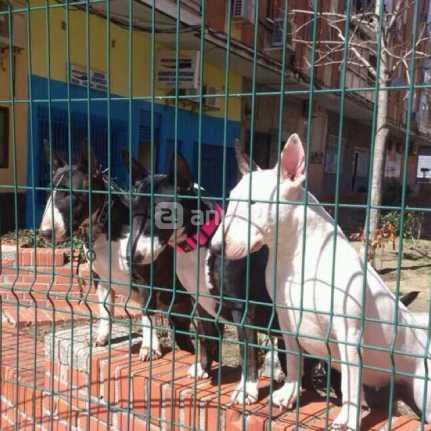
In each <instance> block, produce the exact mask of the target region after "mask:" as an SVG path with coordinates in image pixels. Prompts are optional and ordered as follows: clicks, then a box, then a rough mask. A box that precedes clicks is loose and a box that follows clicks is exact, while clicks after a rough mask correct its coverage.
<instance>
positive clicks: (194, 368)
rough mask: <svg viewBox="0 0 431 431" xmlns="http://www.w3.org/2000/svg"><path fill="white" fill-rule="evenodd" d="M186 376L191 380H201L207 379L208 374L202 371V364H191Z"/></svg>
mask: <svg viewBox="0 0 431 431" xmlns="http://www.w3.org/2000/svg"><path fill="white" fill-rule="evenodd" d="M187 375H188V376H189V377H191V378H192V379H197V380H203V379H207V378H208V377H209V375H208V373H207V372H206V371H205V370H204V369H203V367H202V364H201V363H200V362H198V363H197V364H192V365H191V366H190V367H189V369H188V370H187Z"/></svg>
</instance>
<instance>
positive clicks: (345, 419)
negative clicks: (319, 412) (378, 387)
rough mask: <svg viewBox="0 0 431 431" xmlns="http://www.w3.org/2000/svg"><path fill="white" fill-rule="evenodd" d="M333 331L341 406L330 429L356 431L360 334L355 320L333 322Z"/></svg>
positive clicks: (359, 405) (358, 420)
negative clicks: (338, 359) (336, 347)
mask: <svg viewBox="0 0 431 431" xmlns="http://www.w3.org/2000/svg"><path fill="white" fill-rule="evenodd" d="M334 330H335V334H336V337H337V341H338V350H339V355H340V361H341V364H340V367H341V393H342V395H343V406H342V408H341V411H340V413H339V414H338V416H337V417H336V418H335V420H334V422H333V424H332V429H334V430H356V429H357V427H356V425H357V424H358V425H359V426H360V419H361V418H360V415H361V404H362V403H361V401H362V398H361V396H362V395H361V392H362V390H361V387H360V385H359V382H360V354H359V351H358V347H357V346H359V343H360V339H361V332H360V329H359V327H358V321H356V320H353V319H352V320H348V319H342V320H338V321H337V320H334Z"/></svg>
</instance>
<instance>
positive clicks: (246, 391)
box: [230, 381, 258, 404]
mask: <svg viewBox="0 0 431 431" xmlns="http://www.w3.org/2000/svg"><path fill="white" fill-rule="evenodd" d="M257 397H258V389H257V382H252V381H247V382H245V384H244V383H243V382H242V381H241V382H240V383H239V384H238V386H237V387H236V388H235V390H234V391H233V393H232V395H231V397H230V399H231V402H232V403H233V404H242V403H245V404H254V403H255V402H256V401H257Z"/></svg>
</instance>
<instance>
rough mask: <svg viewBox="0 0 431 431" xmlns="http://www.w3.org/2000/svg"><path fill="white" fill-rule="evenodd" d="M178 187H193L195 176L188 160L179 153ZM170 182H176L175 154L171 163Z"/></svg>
mask: <svg viewBox="0 0 431 431" xmlns="http://www.w3.org/2000/svg"><path fill="white" fill-rule="evenodd" d="M176 159H177V169H176V172H177V186H178V187H180V188H189V187H192V186H193V175H192V171H191V170H190V168H189V165H188V163H187V161H186V159H185V158H184V157H183V156H182V155H181V154H180V153H177V157H176ZM168 176H169V178H170V180H171V181H172V182H174V181H175V154H173V155H172V157H171V161H170V163H169V174H168Z"/></svg>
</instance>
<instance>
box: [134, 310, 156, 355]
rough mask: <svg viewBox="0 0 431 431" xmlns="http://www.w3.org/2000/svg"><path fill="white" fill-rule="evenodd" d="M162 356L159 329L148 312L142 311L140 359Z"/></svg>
mask: <svg viewBox="0 0 431 431" xmlns="http://www.w3.org/2000/svg"><path fill="white" fill-rule="evenodd" d="M161 356H162V349H161V346H160V341H159V336H158V335H157V329H156V328H155V327H154V324H153V322H152V321H151V318H150V317H149V316H148V314H147V313H144V312H143V313H142V344H141V349H140V350H139V359H141V360H142V361H150V360H152V359H153V360H154V359H158V358H160V357H161Z"/></svg>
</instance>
